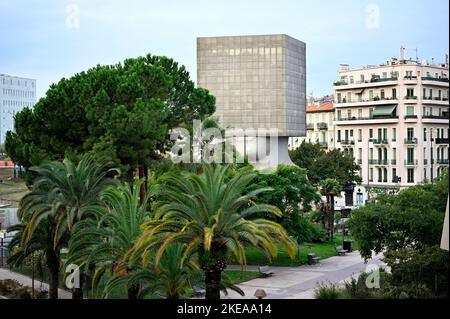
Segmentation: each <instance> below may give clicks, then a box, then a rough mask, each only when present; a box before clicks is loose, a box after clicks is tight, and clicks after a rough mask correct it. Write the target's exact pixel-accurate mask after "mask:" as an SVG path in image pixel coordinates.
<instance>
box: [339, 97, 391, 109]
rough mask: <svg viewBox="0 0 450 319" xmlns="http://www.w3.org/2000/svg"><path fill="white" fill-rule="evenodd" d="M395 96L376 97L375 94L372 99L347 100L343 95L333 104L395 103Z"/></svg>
mask: <svg viewBox="0 0 450 319" xmlns="http://www.w3.org/2000/svg"><path fill="white" fill-rule="evenodd" d="M396 101H397V98H396V97H390V98H386V97H378V96H375V97H374V98H372V99H361V100H356V101H355V100H352V101H347V99H346V98H345V97H344V98H343V99H342V101H337V102H336V104H335V107H352V106H377V105H383V104H392V103H397V102H396Z"/></svg>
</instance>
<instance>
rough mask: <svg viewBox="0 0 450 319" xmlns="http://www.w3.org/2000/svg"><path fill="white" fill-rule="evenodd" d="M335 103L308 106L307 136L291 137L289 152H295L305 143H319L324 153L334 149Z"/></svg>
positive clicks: (317, 103)
mask: <svg viewBox="0 0 450 319" xmlns="http://www.w3.org/2000/svg"><path fill="white" fill-rule="evenodd" d="M334 135H335V134H334V106H333V102H316V103H314V104H311V105H307V106H306V136H305V137H290V138H289V150H295V149H296V148H298V147H300V145H301V144H302V143H303V142H304V141H305V142H307V143H313V144H316V143H318V144H319V145H320V147H321V149H323V150H324V151H328V150H332V149H334Z"/></svg>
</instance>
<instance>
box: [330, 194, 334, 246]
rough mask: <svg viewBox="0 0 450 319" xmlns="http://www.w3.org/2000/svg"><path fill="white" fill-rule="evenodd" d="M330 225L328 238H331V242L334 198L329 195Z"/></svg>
mask: <svg viewBox="0 0 450 319" xmlns="http://www.w3.org/2000/svg"><path fill="white" fill-rule="evenodd" d="M330 197H331V199H330V202H331V203H330V223H331V227H330V236H331V240H333V237H334V196H333V195H331V196H330Z"/></svg>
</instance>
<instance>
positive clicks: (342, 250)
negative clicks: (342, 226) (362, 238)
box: [336, 246, 347, 256]
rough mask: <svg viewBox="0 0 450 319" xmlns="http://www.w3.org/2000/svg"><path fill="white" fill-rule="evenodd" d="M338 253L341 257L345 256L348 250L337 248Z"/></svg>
mask: <svg viewBox="0 0 450 319" xmlns="http://www.w3.org/2000/svg"><path fill="white" fill-rule="evenodd" d="M336 252H337V253H338V255H339V256H344V255H345V254H346V253H347V250H345V249H343V248H342V246H338V247H336Z"/></svg>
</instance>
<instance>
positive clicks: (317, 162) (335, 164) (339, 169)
mask: <svg viewBox="0 0 450 319" xmlns="http://www.w3.org/2000/svg"><path fill="white" fill-rule="evenodd" d="M290 157H291V159H292V161H293V162H294V163H295V164H296V165H298V166H300V167H303V168H306V170H307V173H308V178H309V180H310V181H311V183H312V184H313V185H319V183H320V181H322V180H325V179H327V178H334V179H336V180H337V181H338V182H339V184H341V185H346V184H350V183H353V182H356V183H360V182H361V177H359V176H358V172H359V171H360V169H361V167H360V166H359V165H357V164H356V163H355V161H354V159H353V157H352V156H350V155H348V154H345V153H344V152H342V151H341V150H338V149H334V150H331V151H329V152H325V151H324V150H322V149H320V145H319V144H312V143H306V142H303V143H302V144H301V145H300V147H299V148H297V149H295V150H293V151H291V152H290Z"/></svg>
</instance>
